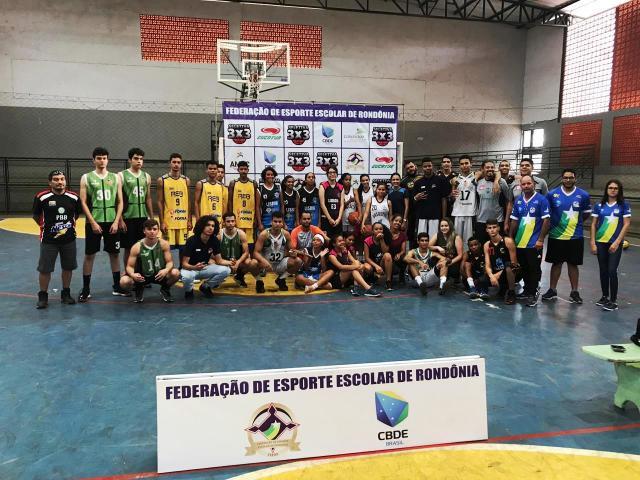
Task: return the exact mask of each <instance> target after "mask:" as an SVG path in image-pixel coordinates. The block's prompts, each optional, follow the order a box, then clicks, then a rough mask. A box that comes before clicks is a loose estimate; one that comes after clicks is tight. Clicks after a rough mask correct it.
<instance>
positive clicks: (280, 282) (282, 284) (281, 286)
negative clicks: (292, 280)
mask: <svg viewBox="0 0 640 480" xmlns="http://www.w3.org/2000/svg"><path fill="white" fill-rule="evenodd" d="M276 285H277V286H278V290H280V291H281V292H287V291H289V287H287V280H286V279H284V278H276Z"/></svg>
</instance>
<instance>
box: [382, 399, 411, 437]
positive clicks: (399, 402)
mask: <svg viewBox="0 0 640 480" xmlns="http://www.w3.org/2000/svg"><path fill="white" fill-rule="evenodd" d="M375 399H376V418H377V419H378V421H379V422H382V423H384V424H385V425H388V426H390V427H395V426H397V425H398V424H400V423H402V422H403V421H404V420H405V419H406V418H407V417H408V416H409V402H407V401H406V400H405V399H403V398H402V397H401V396H400V395H398V394H397V393H394V392H390V391H384V392H376V394H375ZM403 438H409V431H408V430H391V431H388V430H387V431H384V432H378V440H380V441H384V442H385V446H396V445H402V444H403V442H402V439H403Z"/></svg>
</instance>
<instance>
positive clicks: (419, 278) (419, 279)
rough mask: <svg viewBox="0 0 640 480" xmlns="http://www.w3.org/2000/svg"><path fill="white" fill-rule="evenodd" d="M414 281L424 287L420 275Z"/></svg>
mask: <svg viewBox="0 0 640 480" xmlns="http://www.w3.org/2000/svg"><path fill="white" fill-rule="evenodd" d="M414 280H415V281H416V283H417V284H418V286H420V285H422V277H421V276H420V275H416V276H415V277H414Z"/></svg>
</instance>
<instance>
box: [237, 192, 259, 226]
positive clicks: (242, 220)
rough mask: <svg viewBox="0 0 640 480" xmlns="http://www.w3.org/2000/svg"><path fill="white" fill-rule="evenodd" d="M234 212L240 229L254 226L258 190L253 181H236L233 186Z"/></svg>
mask: <svg viewBox="0 0 640 480" xmlns="http://www.w3.org/2000/svg"><path fill="white" fill-rule="evenodd" d="M233 213H234V214H235V215H236V225H237V226H238V228H240V229H247V228H253V221H254V219H255V215H256V190H255V184H254V183H253V182H252V181H248V182H245V183H243V182H240V181H238V180H236V181H235V185H234V187H233Z"/></svg>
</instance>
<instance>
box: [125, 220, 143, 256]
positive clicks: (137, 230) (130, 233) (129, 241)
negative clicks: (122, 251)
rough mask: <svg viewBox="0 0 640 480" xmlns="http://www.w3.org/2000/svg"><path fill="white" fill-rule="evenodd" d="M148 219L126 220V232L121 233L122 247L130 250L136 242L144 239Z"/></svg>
mask: <svg viewBox="0 0 640 480" xmlns="http://www.w3.org/2000/svg"><path fill="white" fill-rule="evenodd" d="M146 221H147V219H146V218H125V219H124V224H125V225H126V226H127V231H126V232H120V247H121V248H127V249H130V248H131V247H133V246H134V245H135V244H136V242H138V241H140V240H142V239H143V238H144V226H143V225H144V222H146Z"/></svg>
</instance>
